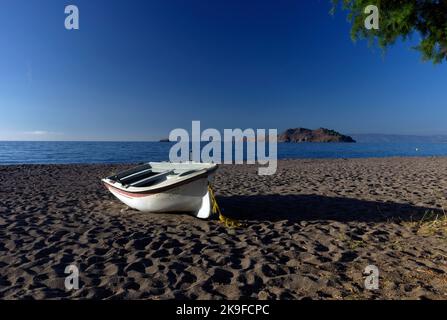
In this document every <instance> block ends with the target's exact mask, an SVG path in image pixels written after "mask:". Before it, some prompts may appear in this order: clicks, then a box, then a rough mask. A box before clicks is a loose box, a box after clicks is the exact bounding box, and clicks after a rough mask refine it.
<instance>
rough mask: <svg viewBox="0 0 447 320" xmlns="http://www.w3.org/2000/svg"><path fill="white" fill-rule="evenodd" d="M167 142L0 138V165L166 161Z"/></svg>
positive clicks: (397, 147)
mask: <svg viewBox="0 0 447 320" xmlns="http://www.w3.org/2000/svg"><path fill="white" fill-rule="evenodd" d="M172 145H173V143H169V142H24V141H20V142H12V141H0V164H26V163H29V164H31V163H32V164H45V163H47V164H48V163H135V162H145V161H166V160H168V157H169V149H170V147H171V146H172ZM395 156H401V157H412V156H447V143H422V144H420V143H419V144H417V143H352V144H351V143H346V144H345V143H301V144H290V143H280V144H278V158H279V159H298V158H369V157H395Z"/></svg>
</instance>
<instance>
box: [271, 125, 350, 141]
mask: <svg viewBox="0 0 447 320" xmlns="http://www.w3.org/2000/svg"><path fill="white" fill-rule="evenodd" d="M278 142H292V143H298V142H355V140H354V139H352V137H350V136H346V135H343V134H341V133H339V132H337V131H334V130H330V129H326V128H318V129H316V130H311V129H306V128H294V129H287V130H286V131H284V132H283V133H281V134H279V135H278Z"/></svg>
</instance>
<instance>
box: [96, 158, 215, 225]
mask: <svg viewBox="0 0 447 320" xmlns="http://www.w3.org/2000/svg"><path fill="white" fill-rule="evenodd" d="M216 170H217V164H213V163H198V162H184V163H172V162H149V163H147V164H144V165H140V166H138V167H135V168H133V169H130V170H126V171H123V172H120V173H118V174H115V175H112V176H109V177H107V178H105V179H102V182H103V183H104V185H105V186H106V188H107V189H109V191H110V192H111V193H112V194H113V195H114V196H115V197H117V198H118V199H119V200H121V201H122V202H124V203H125V204H126V205H128V206H129V207H131V208H133V209H136V210H139V211H143V212H189V213H193V214H194V215H195V216H196V217H198V218H202V219H206V218H208V217H209V216H210V215H211V201H210V194H209V192H208V184H209V183H210V182H211V181H212V179H213V177H214V173H215V172H216Z"/></svg>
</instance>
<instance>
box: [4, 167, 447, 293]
mask: <svg viewBox="0 0 447 320" xmlns="http://www.w3.org/2000/svg"><path fill="white" fill-rule="evenodd" d="M128 167H129V165H18V166H0V298H2V299H23V298H34V299H58V298H74V299H91V298H95V299H172V298H177V299H241V298H252V299H303V298H311V299H447V274H446V272H447V264H446V263H447V245H446V233H445V232H444V231H445V228H443V227H439V228H423V226H425V224H422V225H420V223H419V222H418V221H420V219H421V216H422V215H423V214H424V213H428V215H429V216H433V214H439V215H442V214H443V213H442V210H441V209H442V206H444V203H445V202H447V200H446V193H445V192H446V190H447V158H386V159H350V160H343V159H340V160H290V161H280V163H279V168H278V172H277V174H276V175H274V176H258V175H257V174H256V167H255V166H246V165H245V166H242V165H239V166H222V167H221V168H220V170H219V172H218V174H217V176H216V181H215V185H214V187H215V191H216V194H217V196H218V201H219V203H220V205H221V207H222V208H223V209H224V212H225V214H226V215H228V216H232V217H237V218H239V219H244V220H246V222H247V227H246V228H242V229H228V228H226V227H225V226H223V225H221V224H220V223H219V222H218V221H217V219H213V220H211V221H201V220H198V219H196V218H193V217H191V216H188V215H169V214H147V213H146V214H143V213H139V212H137V211H134V210H131V209H128V208H127V207H126V206H125V205H123V204H122V203H121V202H119V201H118V200H117V199H115V198H114V197H113V196H112V195H111V194H110V193H109V192H108V191H107V190H105V189H104V187H103V186H102V185H101V184H100V178H102V177H104V176H106V175H108V174H110V173H112V172H114V171H117V170H121V169H124V168H128ZM426 217H427V215H426ZM429 225H430V226H431V224H429ZM70 264H75V265H77V266H78V267H79V270H80V288H79V289H78V290H66V289H65V287H64V280H65V277H66V276H67V275H66V274H65V273H64V271H65V268H66V266H68V265H70ZM371 264H373V265H375V266H377V267H378V269H379V272H380V278H379V289H377V290H367V289H365V286H364V279H365V275H364V274H363V273H364V269H365V267H366V266H368V265H371Z"/></svg>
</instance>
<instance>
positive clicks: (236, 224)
mask: <svg viewBox="0 0 447 320" xmlns="http://www.w3.org/2000/svg"><path fill="white" fill-rule="evenodd" d="M208 191H209V193H210V198H211V210H212V212H213V213H218V214H219V221H220V222H222V223H223V224H225V226H226V227H228V228H240V227H244V224H243V223H241V222H240V221H238V220H236V219H231V218H228V217H225V216H224V215H223V214H222V211H220V208H219V205H218V204H217V200H216V196H215V195H214V191H213V188H211V184H208Z"/></svg>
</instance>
